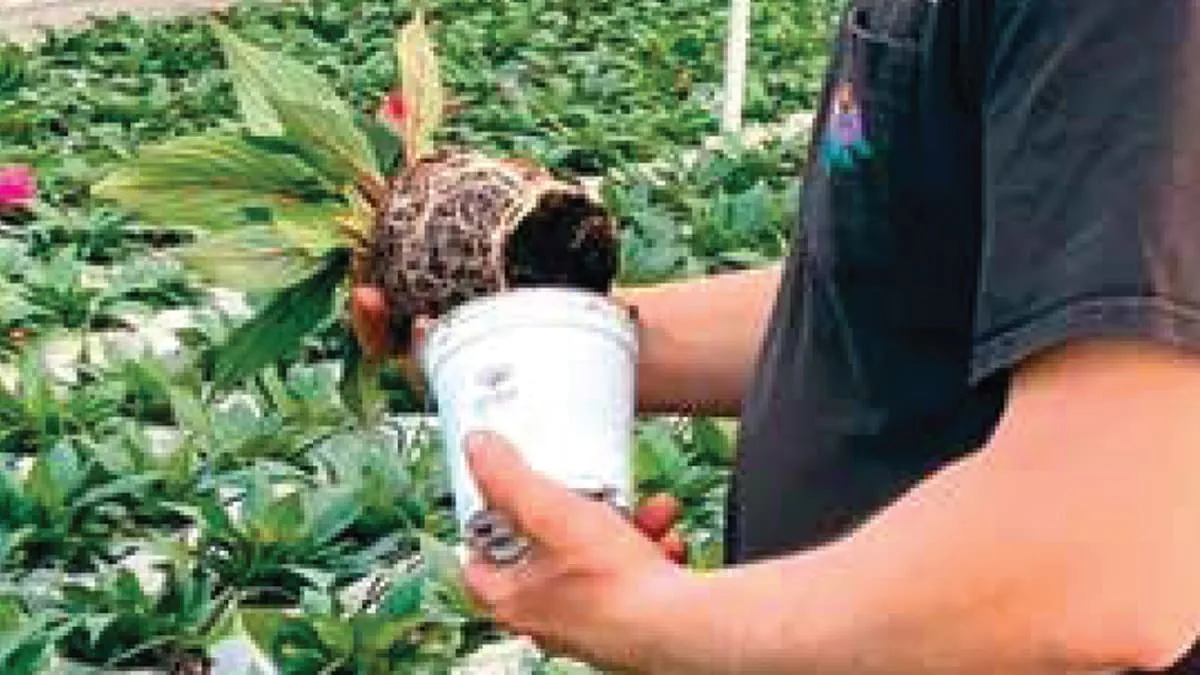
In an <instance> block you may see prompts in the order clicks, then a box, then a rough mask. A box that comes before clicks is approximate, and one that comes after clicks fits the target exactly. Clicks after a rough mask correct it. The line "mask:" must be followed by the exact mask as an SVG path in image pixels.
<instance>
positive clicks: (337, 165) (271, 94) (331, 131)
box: [213, 22, 380, 181]
mask: <svg viewBox="0 0 1200 675" xmlns="http://www.w3.org/2000/svg"><path fill="white" fill-rule="evenodd" d="M213 30H214V32H215V34H216V36H217V38H218V40H219V41H220V43H221V47H222V49H223V50H224V53H225V58H226V61H227V63H228V65H229V69H230V73H231V77H232V79H233V83H234V92H235V94H236V95H237V98H238V101H239V104H240V106H241V109H242V115H243V118H244V120H245V122H246V124H247V126H248V127H249V129H250V130H251V131H252V132H253V133H255V134H257V135H263V136H287V137H289V138H291V139H292V140H294V141H297V142H298V143H299V144H301V145H302V146H304V147H306V148H311V149H313V150H314V151H315V152H318V153H319V154H321V155H323V156H324V159H325V160H326V162H323V163H322V165H321V166H322V168H323V169H325V170H326V171H328V172H329V173H328V174H327V175H328V176H329V177H330V178H332V179H335V180H338V181H344V180H345V179H346V178H353V177H357V176H371V177H374V178H376V179H379V178H380V176H379V173H378V170H377V167H378V163H377V160H376V158H375V153H374V150H373V148H372V146H371V143H370V141H369V140H368V139H367V137H366V135H365V134H363V133H362V132H361V131H360V130H359V129H358V127H357V125H356V124H355V117H354V113H353V111H352V110H351V108H350V106H349V105H347V104H346V102H345V101H343V100H342V99H341V98H340V97H339V96H338V94H337V92H336V90H334V88H333V87H332V86H330V85H329V83H328V82H326V81H325V79H324V78H322V77H321V76H320V75H319V74H318V73H316V72H315V71H313V70H311V69H309V68H308V67H306V66H305V65H303V64H301V63H299V62H297V61H295V60H293V59H291V58H288V57H287V56H285V55H283V54H277V53H272V52H269V51H267V50H265V49H262V48H260V47H257V46H255V45H253V44H250V43H249V42H247V41H245V40H243V39H242V38H240V37H238V36H237V35H236V34H235V33H234V32H233V31H231V30H229V29H228V28H226V27H225V26H223V25H221V24H220V23H215V22H214V23H213Z"/></svg>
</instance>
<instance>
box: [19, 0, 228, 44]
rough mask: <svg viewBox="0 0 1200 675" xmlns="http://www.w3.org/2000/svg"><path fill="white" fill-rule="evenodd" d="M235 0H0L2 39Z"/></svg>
mask: <svg viewBox="0 0 1200 675" xmlns="http://www.w3.org/2000/svg"><path fill="white" fill-rule="evenodd" d="M234 1H235V0H0V37H3V38H6V39H9V40H14V41H17V42H22V43H28V42H30V41H33V40H36V39H37V36H38V33H39V30H40V29H42V28H46V27H52V26H53V27H59V26H73V25H78V24H82V23H86V22H87V20H88V18H89V17H92V16H112V15H115V14H120V13H128V14H132V15H135V16H144V17H166V16H173V15H177V14H184V13H188V12H203V11H207V10H211V9H221V8H224V7H228V6H229V5H231V4H233V3H234Z"/></svg>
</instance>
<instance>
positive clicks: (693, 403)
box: [613, 265, 781, 416]
mask: <svg viewBox="0 0 1200 675" xmlns="http://www.w3.org/2000/svg"><path fill="white" fill-rule="evenodd" d="M780 273H781V266H780V265H774V266H772V267H770V268H766V269H762V270H755V271H750V272H739V273H734V274H726V275H720V276H715V277H706V278H702V279H698V280H692V281H683V282H675V283H669V284H662V285H656V286H651V287H645V288H622V289H618V290H617V291H615V292H614V294H613V295H614V297H615V298H617V299H618V300H620V301H622V302H624V303H625V304H628V305H632V306H635V307H636V308H637V312H638V317H639V320H640V322H641V325H642V334H641V339H642V344H641V359H640V364H639V368H638V380H639V385H638V401H639V409H640V411H641V412H643V413H685V412H695V413H699V414H705V415H715V416H732V415H736V414H737V413H738V411H739V410H740V408H741V403H742V397H743V396H744V394H745V391H746V386H747V383H748V382H749V381H750V378H751V376H752V371H753V368H754V363H755V360H756V358H757V356H758V350H759V347H760V345H761V344H762V341H763V335H764V333H765V332H766V323H767V319H768V317H769V315H770V312H771V308H772V306H773V305H774V301H775V295H776V293H777V292H778V290H779V282H780Z"/></svg>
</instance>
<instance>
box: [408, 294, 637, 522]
mask: <svg viewBox="0 0 1200 675" xmlns="http://www.w3.org/2000/svg"><path fill="white" fill-rule="evenodd" d="M637 347H638V341H637V333H636V330H635V327H634V325H633V322H632V321H631V320H630V318H629V317H628V315H627V314H626V313H625V312H624V311H623V310H622V309H620V308H618V307H617V306H616V305H615V304H613V303H612V302H610V301H609V300H608V299H607V298H605V297H603V296H601V295H597V294H593V293H590V292H584V291H575V290H565V289H548V288H542V289H521V290H516V291H510V292H505V293H500V294H496V295H493V296H490V297H487V298H483V299H479V300H475V301H472V302H470V303H467V304H465V305H463V306H461V307H460V308H458V309H456V310H454V311H453V312H451V313H450V314H448V315H447V316H446V317H444V318H443V319H441V320H439V321H438V323H437V324H436V325H435V326H434V328H433V329H432V331H431V332H430V334H429V336H428V339H427V341H426V343H425V348H424V350H423V354H422V362H423V367H424V370H425V372H426V373H427V375H428V377H429V379H430V381H431V383H432V390H433V393H434V396H435V398H436V401H437V406H438V417H439V420H440V423H441V428H442V430H443V439H444V441H443V442H444V450H445V453H446V459H447V465H448V466H449V469H450V477H451V480H452V483H453V486H454V495H455V514H456V518H457V521H458V525H459V528H460V531H461V533H462V534H463V536H464V537H466V538H467V539H468V540H473V539H476V538H477V537H479V536H482V537H484V538H487V537H488V536H489V535H488V533H487V532H483V531H481V530H480V529H478V528H477V526H479V528H482V529H483V530H486V529H487V528H488V526H489V525H490V526H491V527H492V528H493V530H494V529H496V528H497V527H498V528H499V529H500V530H504V526H503V525H502V524H498V523H497V521H496V520H495V517H496V514H488V513H487V507H486V505H485V504H484V503H483V499H482V497H481V496H480V494H479V492H478V490H477V487H476V485H475V482H474V479H473V478H472V477H471V476H470V475H469V471H468V468H467V464H466V458H465V453H464V452H463V449H464V448H463V444H464V442H465V440H466V437H467V435H468V434H471V433H472V432H477V431H490V432H494V433H497V434H499V435H500V436H503V437H504V438H506V439H507V440H508V441H509V442H511V443H512V444H513V445H514V446H515V447H516V449H517V450H518V451H519V452H520V453H521V455H522V456H523V457H524V459H525V460H526V461H527V462H528V463H529V464H530V465H531V466H532V467H533V468H534V469H535V470H537V471H540V472H542V473H543V474H545V475H547V476H550V477H552V478H553V479H555V480H557V481H559V482H561V483H562V484H564V485H566V486H567V487H569V488H571V489H574V490H578V491H581V492H585V493H588V494H591V495H595V496H603V497H604V498H606V499H607V500H608V501H609V502H610V503H611V504H612V505H613V506H614V507H616V508H618V509H622V510H628V509H629V508H631V506H632V503H633V478H632V475H633V471H632V455H633V428H634V420H635V400H634V397H635V378H636V373H635V369H636V364H637ZM507 534H511V533H509V532H507V531H505V532H502V533H501V534H499V536H500V538H505V536H506V535H507Z"/></svg>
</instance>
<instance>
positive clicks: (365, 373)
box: [338, 340, 387, 427]
mask: <svg viewBox="0 0 1200 675" xmlns="http://www.w3.org/2000/svg"><path fill="white" fill-rule="evenodd" d="M345 349H346V353H345V356H344V357H343V359H342V381H341V382H340V383H339V384H338V391H339V393H340V394H341V397H342V403H343V404H345V406H346V407H347V408H348V409H349V410H350V411H351V412H353V413H354V414H355V415H356V416H357V417H358V420H359V423H360V424H361V425H362V426H364V427H377V426H378V425H379V423H380V422H381V421H382V419H383V415H384V413H385V412H386V411H387V401H386V395H385V394H384V391H383V387H382V385H381V384H380V380H379V376H380V373H381V372H382V364H381V363H378V362H375V361H372V360H370V359H367V358H364V354H363V352H362V348H361V346H360V345H359V344H358V341H357V340H347V341H346V347H345Z"/></svg>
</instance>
